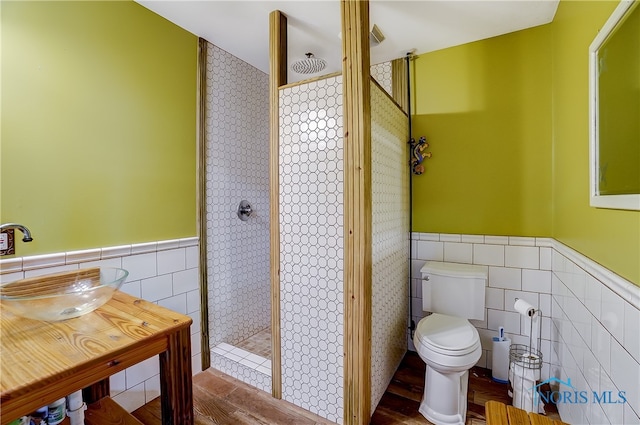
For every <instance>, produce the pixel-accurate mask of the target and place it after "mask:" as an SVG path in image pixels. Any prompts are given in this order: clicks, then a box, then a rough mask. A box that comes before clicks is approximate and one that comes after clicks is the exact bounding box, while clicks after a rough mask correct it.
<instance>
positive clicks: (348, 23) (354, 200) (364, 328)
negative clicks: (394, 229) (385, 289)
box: [340, 0, 372, 425]
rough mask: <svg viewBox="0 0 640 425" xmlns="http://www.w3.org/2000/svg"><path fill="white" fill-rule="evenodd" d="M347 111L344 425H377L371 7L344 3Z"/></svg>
mask: <svg viewBox="0 0 640 425" xmlns="http://www.w3.org/2000/svg"><path fill="white" fill-rule="evenodd" d="M340 9H341V17H342V55H343V59H342V78H343V105H344V106H343V110H344V118H343V122H344V243H345V246H344V256H345V257H344V353H345V355H344V423H345V425H351V424H354V425H355V424H361V425H363V424H368V423H369V421H370V419H371V294H372V290H371V267H372V260H371V226H372V225H371V214H372V210H371V80H370V78H371V74H370V58H369V2H368V0H365V1H357V0H355V1H354V0H341V2H340Z"/></svg>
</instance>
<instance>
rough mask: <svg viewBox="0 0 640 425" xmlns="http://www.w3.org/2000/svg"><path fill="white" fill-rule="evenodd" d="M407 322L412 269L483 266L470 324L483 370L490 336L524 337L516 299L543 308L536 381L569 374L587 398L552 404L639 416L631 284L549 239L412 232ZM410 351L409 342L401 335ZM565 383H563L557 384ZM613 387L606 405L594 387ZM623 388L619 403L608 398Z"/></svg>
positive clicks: (598, 415)
mask: <svg viewBox="0 0 640 425" xmlns="http://www.w3.org/2000/svg"><path fill="white" fill-rule="evenodd" d="M412 243H413V256H412V257H413V258H412V267H413V269H412V273H413V282H412V283H413V297H414V298H413V320H414V321H415V322H416V324H417V322H418V321H419V320H420V319H421V318H422V317H423V315H424V313H423V312H422V287H421V275H420V268H421V267H422V265H423V264H424V262H425V261H427V260H433V261H447V262H453V263H465V264H478V265H484V266H487V269H488V272H489V280H488V283H487V288H486V314H485V319H484V320H483V321H477V320H474V321H472V323H473V324H474V325H475V326H476V328H477V329H478V332H479V334H480V338H481V341H482V347H483V355H482V357H481V358H480V360H479V361H478V365H479V366H482V367H486V368H489V369H491V347H492V337H493V336H496V334H497V332H498V327H499V326H504V327H505V331H506V332H507V335H508V336H509V337H510V339H511V341H512V343H516V344H527V345H528V344H529V336H528V333H529V326H528V325H527V323H528V322H527V321H526V320H525V318H524V317H523V316H521V315H519V314H518V313H516V312H515V310H514V308H513V304H514V299H515V298H522V299H524V300H526V301H527V302H529V303H530V304H532V305H533V306H534V307H536V308H538V309H540V310H541V311H542V315H543V321H542V341H541V351H542V353H543V360H544V363H543V368H542V379H543V380H545V379H548V378H549V377H555V378H558V379H560V380H562V381H564V382H567V381H568V380H569V379H570V380H571V383H572V385H573V387H574V388H573V389H571V391H586V392H587V393H586V394H587V395H588V401H587V402H586V403H581V404H579V403H569V402H560V403H558V409H559V411H560V414H561V416H562V419H563V420H564V421H566V422H569V423H572V424H583V423H589V424H622V423H624V424H640V418H639V414H640V310H639V308H640V287H638V286H636V285H634V284H632V283H631V282H629V281H627V280H625V279H623V278H621V277H620V276H618V275H616V274H615V273H613V272H611V271H610V270H608V269H606V268H604V267H602V266H600V265H599V264H597V263H595V262H594V261H592V260H590V259H589V258H586V257H585V256H584V255H582V254H580V253H578V252H576V251H574V250H573V249H571V248H569V247H567V246H565V245H564V244H562V243H560V242H558V241H556V240H554V239H550V238H528V237H511V236H484V235H459V234H437V233H413V234H412ZM409 349H411V350H415V348H414V346H413V343H412V341H411V340H410V339H409ZM561 390H566V388H564V389H563V388H561ZM608 391H612V393H610V394H613V396H614V399H613V400H610V401H612V402H611V403H606V402H604V400H603V399H602V396H600V401H599V402H598V401H597V400H594V399H593V395H594V393H595V394H599V395H601V394H602V393H603V392H608ZM619 391H623V392H624V394H625V397H624V398H625V399H626V402H624V403H615V401H622V399H619V398H617V395H618V392H619Z"/></svg>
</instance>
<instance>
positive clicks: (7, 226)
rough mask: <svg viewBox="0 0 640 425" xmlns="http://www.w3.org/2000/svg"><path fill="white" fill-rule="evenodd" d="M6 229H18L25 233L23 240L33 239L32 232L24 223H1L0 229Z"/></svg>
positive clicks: (29, 240)
mask: <svg viewBox="0 0 640 425" xmlns="http://www.w3.org/2000/svg"><path fill="white" fill-rule="evenodd" d="M5 229H18V230H20V231H21V232H22V233H24V237H23V238H22V242H31V241H32V240H33V238H32V237H31V232H30V231H29V229H27V228H26V227H25V226H23V225H22V224H18V223H5V224H0V231H2V230H5Z"/></svg>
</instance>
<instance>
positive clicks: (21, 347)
mask: <svg viewBox="0 0 640 425" xmlns="http://www.w3.org/2000/svg"><path fill="white" fill-rule="evenodd" d="M190 325H191V318H190V317H188V316H184V315H182V314H179V313H176V312H173V311H171V310H167V309H166V308H163V307H160V306H157V305H155V304H153V303H150V302H147V301H144V300H141V299H138V298H134V297H132V296H130V295H127V294H125V293H123V292H119V291H118V292H116V293H115V295H114V296H113V298H112V299H111V300H110V301H109V302H107V303H106V304H105V305H103V306H102V307H100V308H99V309H97V310H95V311H93V312H91V313H88V314H86V315H84V316H80V317H78V318H75V319H69V320H65V321H61V322H41V321H36V320H30V319H24V318H21V317H18V316H15V315H14V314H12V313H11V312H9V311H7V310H6V309H3V308H1V307H0V425H6V424H7V423H9V422H10V421H12V420H13V419H16V418H18V417H20V416H23V415H27V414H29V413H30V412H32V411H34V410H36V409H38V408H40V407H42V406H45V405H48V404H50V403H52V402H53V401H55V400H57V399H59V398H62V397H65V396H67V395H69V394H71V393H73V392H75V391H78V390H81V389H84V391H83V392H84V398H85V402H86V403H87V404H90V403H93V404H90V406H89V411H88V412H87V413H90V412H91V410H92V409H98V411H99V409H101V408H102V409H107V410H108V411H109V414H113V412H114V410H117V409H118V408H119V407H118V406H117V405H115V403H114V402H113V401H112V400H110V399H108V398H105V397H108V396H109V376H111V375H113V374H114V373H116V372H120V371H121V370H124V369H126V368H128V367H129V366H133V365H135V364H136V363H139V362H141V361H143V360H145V359H148V358H150V357H153V356H155V355H158V354H159V355H160V356H159V358H160V391H161V396H160V397H161V405H162V423H163V425H193V398H192V387H191V385H192V384H191V339H190V333H189V327H190ZM119 409H120V411H121V412H120V413H122V414H124V415H125V416H126V415H128V414H127V413H126V412H124V409H121V408H119ZM91 416H93V417H96V418H97V417H99V416H101V415H99V414H94V415H90V414H88V415H87V420H86V423H88V424H89V423H95V424H97V423H98V422H93V421H92V420H91V419H90V417H91ZM129 416H130V415H129ZM132 420H133V421H135V419H133V417H131V416H130V418H129V419H125V420H124V421H123V422H121V423H136V422H131V421H132Z"/></svg>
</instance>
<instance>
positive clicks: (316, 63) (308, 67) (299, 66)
mask: <svg viewBox="0 0 640 425" xmlns="http://www.w3.org/2000/svg"><path fill="white" fill-rule="evenodd" d="M305 56H306V58H305V59H300V60H297V61H295V62H293V63H292V64H291V70H292V71H293V72H295V73H298V74H315V73H316V72H320V71H322V70H323V69H324V68H325V67H326V66H327V63H326V62H325V61H324V60H322V59H320V58H317V57H315V56H313V53H305Z"/></svg>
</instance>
